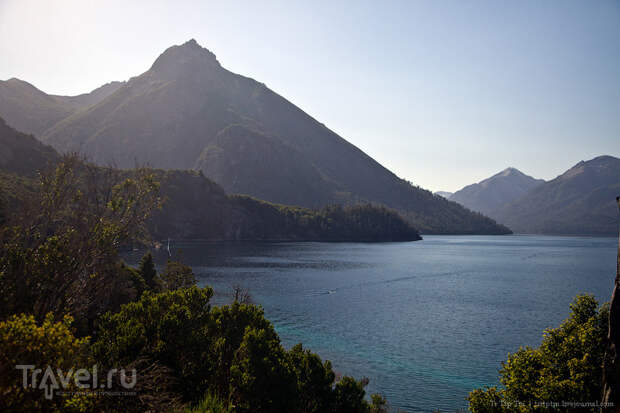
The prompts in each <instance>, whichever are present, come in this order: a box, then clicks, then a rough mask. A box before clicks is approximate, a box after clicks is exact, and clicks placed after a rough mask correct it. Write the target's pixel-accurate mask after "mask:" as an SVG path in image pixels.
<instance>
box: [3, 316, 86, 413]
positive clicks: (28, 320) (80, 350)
mask: <svg viewBox="0 0 620 413" xmlns="http://www.w3.org/2000/svg"><path fill="white" fill-rule="evenodd" d="M72 321H73V319H72V318H71V317H69V316H65V317H64V319H63V320H62V321H61V322H54V317H53V315H52V314H48V315H47V316H46V317H45V320H44V321H43V322H42V323H41V324H40V325H37V322H36V320H35V318H34V316H32V315H25V314H19V315H14V316H11V317H10V318H9V319H8V320H6V321H2V322H0V394H2V397H0V411H11V412H31V411H53V412H60V411H73V412H85V411H90V409H91V407H92V402H93V399H92V398H90V397H88V396H85V395H73V396H67V397H65V396H54V397H52V398H51V399H46V398H45V393H44V389H43V388H41V387H39V383H41V384H44V380H43V379H44V377H45V370H46V369H47V368H48V366H49V367H50V368H51V369H52V372H53V373H54V374H57V370H58V369H59V370H60V371H61V372H62V374H63V376H65V375H66V376H67V378H68V379H69V380H70V381H69V385H68V387H66V388H58V389H57V390H62V391H73V390H78V389H77V388H76V386H75V382H74V380H73V375H72V372H73V370H75V369H77V368H89V367H91V366H92V361H91V360H90V359H89V358H88V353H87V344H88V341H89V339H88V338H82V339H78V338H75V336H74V335H73V332H72V331H71V323H72ZM17 365H32V366H34V368H36V369H42V370H43V372H41V373H39V374H38V375H37V380H38V382H37V385H36V386H35V387H34V388H33V387H31V386H30V387H27V388H24V387H23V374H24V372H23V371H22V370H18V369H16V366H17ZM31 373H32V370H30V371H29V372H28V373H27V377H30V378H28V382H29V384H32V383H33V379H32V375H31ZM55 377H56V378H57V377H58V376H57V375H56V376H55ZM48 380H49V378H48V379H46V380H45V383H51V382H50V381H48ZM55 380H57V379H55Z"/></svg>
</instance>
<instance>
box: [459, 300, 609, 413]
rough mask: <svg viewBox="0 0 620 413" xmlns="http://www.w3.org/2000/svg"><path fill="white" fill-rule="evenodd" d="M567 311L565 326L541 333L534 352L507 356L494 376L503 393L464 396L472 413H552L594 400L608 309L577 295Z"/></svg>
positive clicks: (490, 390)
mask: <svg viewBox="0 0 620 413" xmlns="http://www.w3.org/2000/svg"><path fill="white" fill-rule="evenodd" d="M570 308H571V314H570V317H569V318H568V319H567V320H565V321H564V322H563V323H562V324H561V325H560V326H559V327H558V328H554V329H548V330H546V331H545V332H544V336H543V341H542V344H541V345H540V347H539V348H537V349H533V348H530V347H524V348H520V349H519V350H518V351H517V352H516V353H514V354H510V355H509V356H508V360H507V361H506V362H504V363H503V365H502V369H501V370H500V382H501V384H502V386H503V388H500V389H497V388H495V387H492V388H488V389H484V390H475V391H473V392H471V393H470V394H469V397H468V400H469V409H470V410H471V412H472V413H496V412H524V413H525V412H528V413H529V412H550V411H557V409H556V408H553V407H550V404H551V403H562V402H564V401H567V402H579V403H593V402H596V401H597V400H599V399H600V396H601V392H602V389H601V377H602V364H603V356H604V352H605V343H606V336H607V325H608V318H609V307H608V305H603V306H602V307H601V308H600V309H599V308H598V303H597V301H596V300H595V299H594V297H593V296H592V295H579V296H577V297H576V298H575V300H574V301H573V303H572V304H571V305H570ZM576 411H577V410H576ZM578 411H580V412H595V411H598V409H597V408H594V407H592V408H587V407H582V408H580V409H578Z"/></svg>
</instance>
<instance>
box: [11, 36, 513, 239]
mask: <svg viewBox="0 0 620 413" xmlns="http://www.w3.org/2000/svg"><path fill="white" fill-rule="evenodd" d="M9 82H11V81H9ZM20 88H23V89H27V91H28V93H25V92H23V93H21V94H16V93H15V92H13V89H11V90H10V91H9V92H10V93H9V94H10V95H11V93H12V95H11V96H12V98H11V99H9V100H10V102H13V104H9V105H7V104H6V103H4V104H2V105H0V116H6V117H7V119H9V123H10V124H13V123H14V124H25V125H26V126H29V128H26V127H24V129H25V130H28V131H32V132H33V133H37V134H39V136H41V138H42V140H43V141H44V142H46V143H49V144H51V145H52V146H54V147H55V148H56V149H58V150H59V151H61V152H65V151H79V152H83V153H85V154H86V155H88V156H90V157H91V158H92V160H93V161H95V162H97V163H102V164H107V163H113V164H115V165H118V166H119V167H122V168H128V167H133V166H134V165H136V163H148V164H150V165H152V166H153V167H156V168H162V169H195V170H200V171H202V172H203V173H204V174H205V175H206V176H207V177H209V178H211V179H213V180H214V181H215V182H217V183H218V184H219V185H221V186H222V187H223V188H224V189H225V190H226V191H227V192H228V193H242V194H248V195H252V196H256V197H259V198H264V199H266V200H268V201H271V202H276V203H284V204H295V205H300V206H303V207H320V206H323V205H326V204H334V203H343V204H355V203H360V202H362V203H363V202H368V203H373V204H382V205H386V206H387V207H389V208H393V209H396V210H399V211H401V212H402V213H403V215H404V216H406V217H407V218H408V219H409V220H410V221H411V222H412V224H413V225H414V226H415V227H416V228H419V229H420V230H422V231H424V232H427V233H433V232H434V233H487V234H504V233H508V232H510V231H509V230H508V229H507V228H505V227H503V226H501V225H498V224H496V223H495V222H493V221H492V220H490V219H488V218H486V217H484V216H482V215H480V214H472V213H471V212H470V211H468V210H467V209H465V208H462V207H460V206H459V205H457V204H454V203H449V202H447V201H445V200H444V199H443V198H441V197H438V196H434V195H433V194H432V193H430V192H429V191H426V190H423V189H421V188H419V187H416V186H413V185H411V184H410V183H409V182H407V181H405V180H402V179H400V178H398V177H397V176H396V175H394V174H393V173H392V172H390V171H389V170H387V169H386V168H384V167H383V166H381V165H380V164H379V163H377V162H376V161H375V160H373V159H372V158H371V157H370V156H368V155H366V154H365V153H364V152H362V151H361V150H359V149H358V148H357V147H355V146H353V145H352V144H350V143H349V142H347V141H346V140H344V139H343V138H341V137H340V136H338V135H337V134H335V133H334V132H332V131H331V130H329V129H328V128H327V127H325V125H323V124H321V123H319V122H318V121H316V120H315V119H313V118H312V117H310V116H309V115H308V114H306V113H304V112H303V111H302V110H301V109H299V108H298V107H296V106H295V105H293V104H292V103H290V102H288V101H287V100H286V99H284V98H283V97H281V96H279V95H278V94H276V93H274V92H273V91H271V90H270V89H268V88H267V87H266V86H265V85H264V84H262V83H259V82H257V81H255V80H253V79H250V78H247V77H243V76H240V75H237V74H234V73H231V72H229V71H228V70H226V69H224V68H223V67H222V66H221V65H220V63H219V62H218V60H217V59H216V57H215V55H214V54H213V53H211V52H210V51H208V50H207V49H205V48H202V47H201V46H200V45H198V44H197V43H196V41H194V40H191V41H189V42H187V43H185V44H183V45H180V46H173V47H170V48H169V49H167V50H166V51H165V52H164V53H163V54H162V55H161V56H159V57H158V58H157V59H156V60H155V62H154V63H153V65H152V67H151V68H150V69H149V70H148V71H146V72H145V73H143V74H141V75H139V76H136V77H134V78H132V79H130V80H129V81H128V82H126V83H123V84H115V85H114V87H113V88H112V89H113V93H109V92H110V91H106V93H105V95H107V96H105V97H103V96H101V97H100V99H98V98H96V99H93V101H92V102H94V103H92V102H90V104H91V106H88V107H84V106H80V107H79V109H77V110H76V109H75V108H69V107H68V106H67V105H68V104H67V102H68V100H69V99H67V98H60V97H57V96H48V95H45V94H44V93H43V92H40V94H37V93H35V92H34V91H32V90H30V88H28V87H27V86H25V85H22V86H21V87H20ZM5 89H6V88H5ZM6 93H7V92H6V90H0V100H3V101H6V100H7V99H6V98H5V97H3V96H2V95H3V94H6ZM93 93H94V92H93ZM19 96H22V97H24V96H25V97H24V99H26V98H27V99H26V100H24V101H22V100H20V98H19ZM74 100H75V99H74ZM59 101H61V104H60V105H59V104H58V102H59ZM10 102H9V103H10Z"/></svg>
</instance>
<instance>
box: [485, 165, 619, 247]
mask: <svg viewBox="0 0 620 413" xmlns="http://www.w3.org/2000/svg"><path fill="white" fill-rule="evenodd" d="M619 195H620V159H618V158H616V157H613V156H610V155H602V156H597V157H595V158H593V159H590V160H587V161H580V162H578V163H577V164H575V165H574V166H573V167H571V168H569V169H568V170H567V171H565V172H564V173H562V174H560V175H558V176H557V177H556V178H554V179H552V180H550V181H548V182H545V183H543V184H541V185H540V186H537V187H536V188H533V189H532V190H531V191H529V192H528V193H527V194H525V195H524V196H522V197H520V198H518V199H516V200H515V201H513V202H511V203H509V204H507V205H505V206H504V207H502V208H501V209H499V210H498V211H497V212H496V217H497V219H498V220H499V221H500V222H504V223H505V224H507V225H510V226H511V228H513V229H514V231H515V232H519V233H538V234H539V233H544V234H555V235H615V234H617V231H618V221H617V219H618V216H617V205H616V201H615V199H616V197H617V196H619Z"/></svg>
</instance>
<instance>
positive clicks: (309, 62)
mask: <svg viewBox="0 0 620 413" xmlns="http://www.w3.org/2000/svg"><path fill="white" fill-rule="evenodd" d="M191 38H194V39H196V41H198V43H200V44H201V45H202V46H204V47H206V48H208V49H209V50H211V51H212V52H213V53H215V54H216V55H217V57H218V60H219V61H220V63H221V64H222V65H223V66H224V67H226V68H227V69H229V70H231V71H233V72H236V73H239V74H242V75H245V76H248V77H252V78H254V79H256V80H258V81H260V82H263V83H265V84H266V85H267V86H268V87H269V88H271V89H272V90H274V91H275V92H277V93H279V94H281V95H282V96H284V97H285V98H287V99H288V100H290V101H291V102H293V103H295V104H296V105H297V106H299V107H300V108H302V109H303V110H304V111H306V112H307V113H309V114H310V115H311V116H313V117H314V118H316V119H317V120H319V121H320V122H322V123H324V124H325V125H326V126H328V127H329V128H330V129H332V130H334V131H335V132H336V133H338V134H339V135H341V136H342V137H343V138H345V139H347V140H348V141H349V142H351V143H353V144H355V145H356V146H358V147H359V148H361V149H362V150H363V151H365V152H366V153H367V154H369V155H370V156H372V157H373V158H374V159H376V160H377V161H378V162H380V163H381V164H383V165H384V166H386V167H387V168H388V169H390V170H392V171H393V172H394V173H396V174H397V175H398V176H400V177H402V178H405V179H408V180H410V181H412V182H414V183H415V184H417V185H420V186H422V187H424V188H427V189H430V190H433V191H438V190H446V191H455V190H458V189H460V188H462V187H463V186H465V185H468V184H471V183H473V182H478V181H480V180H482V179H484V178H486V177H488V176H491V175H493V174H495V173H497V172H499V171H501V170H503V169H505V168H506V167H509V166H512V167H516V168H518V169H520V170H521V171H523V172H524V173H527V174H529V175H532V176H534V177H536V178H543V179H552V178H554V177H556V176H557V175H559V174H561V173H562V172H564V171H565V170H566V169H568V168H570V167H571V166H573V165H574V164H576V163H577V162H579V161H580V160H587V159H591V158H593V157H595V156H598V155H602V154H607V155H613V156H618V157H620V1H619V0H597V1H585V0H582V1H573V0H556V1H552V0H549V1H538V0H536V1H528V0H520V1H512V2H505V1H495V0H490V1H481V0H454V1H450V0H428V1H422V0H419V1H416V0H406V1H396V0H394V1H365V0H355V1H354V0H351V1H344V0H330V1H323V0H308V1H296V0H285V1H271V0H261V1H259V0H254V1H236V0H225V1H206V0H202V1H198V0H194V1H192V0H186V1H183V0H174V1H158V0H148V1H140V0H132V1H127V0H123V1H117V0H106V1H83V0H0V80H7V79H9V78H12V77H17V78H19V79H22V80H26V81H28V82H30V83H32V84H33V85H35V86H36V87H38V88H39V89H41V90H43V91H45V92H47V93H51V94H62V95H74V94H79V93H84V92H88V91H90V90H92V89H95V88H96V87H98V86H101V85H102V84H104V83H107V82H109V81H112V80H127V79H129V78H130V77H132V76H136V75H139V74H140V73H143V72H144V71H146V70H148V68H149V67H150V66H151V64H152V63H153V61H154V60H155V59H156V58H157V56H158V55H159V54H161V53H162V52H163V51H164V50H165V49H166V48H167V47H169V46H171V45H174V44H181V43H184V42H185V41H187V40H189V39H191Z"/></svg>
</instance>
